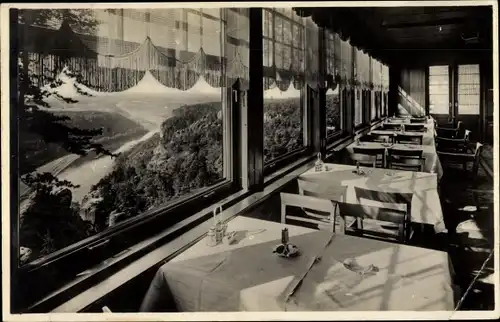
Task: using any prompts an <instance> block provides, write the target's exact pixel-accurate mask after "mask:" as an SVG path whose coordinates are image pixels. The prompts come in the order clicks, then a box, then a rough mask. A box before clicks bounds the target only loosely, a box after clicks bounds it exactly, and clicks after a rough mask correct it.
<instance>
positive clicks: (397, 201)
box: [354, 187, 413, 213]
mask: <svg viewBox="0 0 500 322" xmlns="http://www.w3.org/2000/svg"><path fill="white" fill-rule="evenodd" d="M354 191H355V193H356V199H357V200H358V201H360V202H361V199H366V200H372V201H377V202H382V203H384V204H392V205H394V206H395V205H404V206H406V211H407V213H410V210H411V200H412V198H413V194H412V193H402V192H387V191H378V190H371V189H366V188H360V187H354Z"/></svg>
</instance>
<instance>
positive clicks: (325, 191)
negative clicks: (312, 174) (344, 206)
mask: <svg viewBox="0 0 500 322" xmlns="http://www.w3.org/2000/svg"><path fill="white" fill-rule="evenodd" d="M297 183H298V186H299V194H300V195H303V196H310V197H315V198H321V199H328V200H334V201H344V198H345V195H346V191H347V186H342V185H333V184H329V185H328V186H326V185H320V184H318V183H316V182H312V181H307V180H305V179H302V178H298V179H297Z"/></svg>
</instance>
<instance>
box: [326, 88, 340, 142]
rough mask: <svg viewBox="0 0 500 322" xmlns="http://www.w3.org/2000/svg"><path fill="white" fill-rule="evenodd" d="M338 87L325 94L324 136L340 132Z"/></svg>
mask: <svg viewBox="0 0 500 322" xmlns="http://www.w3.org/2000/svg"><path fill="white" fill-rule="evenodd" d="M340 120H341V119H340V96H339V87H338V86H337V88H336V89H335V90H334V91H332V90H331V89H329V90H328V91H327V92H326V136H327V137H328V136H331V135H332V134H335V133H337V132H338V131H340V130H341V122H340Z"/></svg>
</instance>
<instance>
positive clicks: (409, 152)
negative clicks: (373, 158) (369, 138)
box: [387, 148, 424, 158]
mask: <svg viewBox="0 0 500 322" xmlns="http://www.w3.org/2000/svg"><path fill="white" fill-rule="evenodd" d="M387 153H388V155H390V156H403V157H414V158H421V157H422V156H423V153H424V151H423V150H422V149H398V148H390V149H387Z"/></svg>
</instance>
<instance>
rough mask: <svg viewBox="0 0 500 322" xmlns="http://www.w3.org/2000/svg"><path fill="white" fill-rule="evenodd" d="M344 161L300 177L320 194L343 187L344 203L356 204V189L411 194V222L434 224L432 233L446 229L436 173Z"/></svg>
mask: <svg viewBox="0 0 500 322" xmlns="http://www.w3.org/2000/svg"><path fill="white" fill-rule="evenodd" d="M359 172H360V173H359V174H358V171H357V170H356V167H355V166H352V165H346V164H333V163H325V164H324V166H323V169H322V171H316V169H315V168H314V167H313V168H311V169H309V170H307V171H306V172H304V173H302V174H301V175H300V176H299V179H301V180H299V184H300V182H301V181H309V182H314V183H316V186H317V187H318V189H320V190H318V192H320V193H321V195H325V196H328V194H331V195H332V196H336V195H337V194H338V187H339V186H345V187H346V196H345V202H349V203H359V200H358V198H357V196H356V192H355V188H356V187H358V188H364V189H369V190H375V191H381V192H395V193H402V194H404V195H407V196H410V197H409V198H411V200H408V202H409V203H410V205H411V210H410V212H411V221H412V222H414V223H420V224H427V225H431V226H433V227H434V232H435V233H444V232H447V229H446V226H445V223H444V218H443V210H442V207H441V201H440V198H439V191H438V177H437V174H436V173H427V172H416V171H403V170H394V169H383V168H370V167H360V171H359ZM365 203H366V204H367V205H373V206H379V207H386V208H394V207H393V206H394V205H391V204H384V203H380V202H375V201H373V202H372V201H370V202H368V201H365Z"/></svg>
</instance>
